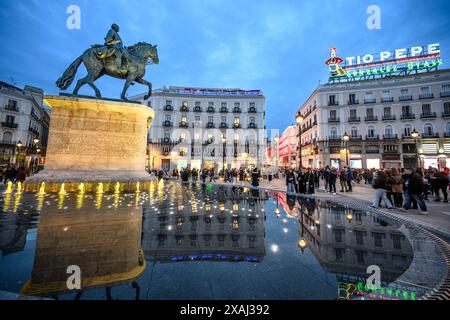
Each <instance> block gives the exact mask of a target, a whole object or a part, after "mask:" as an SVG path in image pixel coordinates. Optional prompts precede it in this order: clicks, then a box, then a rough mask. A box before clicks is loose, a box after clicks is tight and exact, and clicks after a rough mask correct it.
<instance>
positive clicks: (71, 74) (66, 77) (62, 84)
mask: <svg viewBox="0 0 450 320" xmlns="http://www.w3.org/2000/svg"><path fill="white" fill-rule="evenodd" d="M82 58H83V56H82V55H81V56H79V57H78V58H77V59H76V60H75V61H74V62H72V63H71V64H70V66H69V67H68V68H67V69H66V71H64V73H63V75H62V76H61V77H60V78H59V79H58V80H57V81H56V86H57V87H58V88H60V89H61V90H66V89H67V88H68V87H69V86H70V85H71V84H72V82H73V79H74V78H75V75H76V73H77V70H78V67H79V66H80V64H81V61H82Z"/></svg>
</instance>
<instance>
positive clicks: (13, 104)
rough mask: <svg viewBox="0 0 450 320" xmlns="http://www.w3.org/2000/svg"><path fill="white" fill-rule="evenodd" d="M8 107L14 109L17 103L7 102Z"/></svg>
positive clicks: (14, 101) (13, 101)
mask: <svg viewBox="0 0 450 320" xmlns="http://www.w3.org/2000/svg"><path fill="white" fill-rule="evenodd" d="M8 107H9V108H11V109H15V108H16V107H17V101H16V100H11V99H10V100H8Z"/></svg>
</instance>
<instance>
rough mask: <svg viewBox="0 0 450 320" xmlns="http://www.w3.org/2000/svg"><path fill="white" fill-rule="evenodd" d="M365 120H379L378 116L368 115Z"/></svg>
mask: <svg viewBox="0 0 450 320" xmlns="http://www.w3.org/2000/svg"><path fill="white" fill-rule="evenodd" d="M365 120H366V121H367V122H370V121H378V116H366V118H365Z"/></svg>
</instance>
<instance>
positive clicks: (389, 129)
mask: <svg viewBox="0 0 450 320" xmlns="http://www.w3.org/2000/svg"><path fill="white" fill-rule="evenodd" d="M384 134H385V135H386V136H393V135H394V129H393V128H392V126H386V127H385V128H384Z"/></svg>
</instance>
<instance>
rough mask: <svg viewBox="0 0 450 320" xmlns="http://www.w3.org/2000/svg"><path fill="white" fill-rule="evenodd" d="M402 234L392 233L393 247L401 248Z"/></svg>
mask: <svg viewBox="0 0 450 320" xmlns="http://www.w3.org/2000/svg"><path fill="white" fill-rule="evenodd" d="M402 238H403V236H402V235H398V234H393V235H392V246H393V247H394V249H399V250H400V249H401V248H402Z"/></svg>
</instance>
